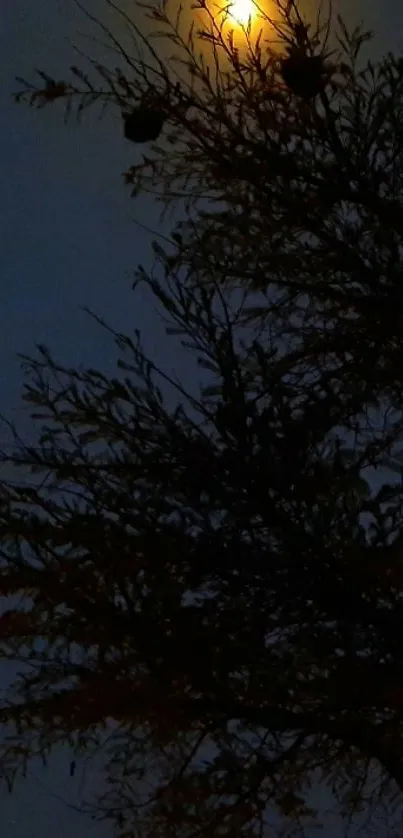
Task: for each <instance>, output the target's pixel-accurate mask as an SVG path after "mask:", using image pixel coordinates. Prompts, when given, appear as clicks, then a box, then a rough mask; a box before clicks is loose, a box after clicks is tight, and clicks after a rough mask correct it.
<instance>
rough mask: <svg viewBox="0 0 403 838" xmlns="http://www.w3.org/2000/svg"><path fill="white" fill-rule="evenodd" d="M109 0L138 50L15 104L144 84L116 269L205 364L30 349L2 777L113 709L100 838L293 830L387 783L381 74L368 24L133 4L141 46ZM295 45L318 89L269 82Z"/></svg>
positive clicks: (391, 725)
mask: <svg viewBox="0 0 403 838" xmlns="http://www.w3.org/2000/svg"><path fill="white" fill-rule="evenodd" d="M108 5H109V6H110V7H111V8H114V9H115V10H116V11H117V13H119V14H120V16H121V18H123V19H124V20H125V22H126V23H127V25H128V26H129V27H130V31H131V33H132V34H133V35H134V37H135V38H136V39H137V42H138V43H139V44H143V45H144V46H147V47H148V49H149V55H150V59H149V61H148V60H146V59H145V58H141V57H140V58H138V59H136V57H135V56H136V55H139V53H136V52H135V50H133V55H134V57H133V55H131V54H130V55H129V54H128V53H127V52H126V50H125V48H124V47H123V46H120V45H119V43H118V42H117V40H116V38H114V36H113V35H112V34H111V33H109V34H110V37H111V38H112V43H113V46H114V48H115V50H116V51H117V52H118V53H119V55H120V60H121V61H122V63H123V61H125V64H126V66H125V70H122V69H120V68H119V69H117V70H110V69H108V68H106V67H104V66H100V65H99V64H98V65H97V64H95V67H94V69H95V71H96V72H97V73H98V75H99V76H100V77H101V83H102V85H103V86H101V87H98V86H97V85H96V84H95V82H93V81H92V80H90V78H89V77H87V76H86V75H85V74H84V72H83V71H81V70H79V69H77V68H73V81H72V83H70V82H60V81H59V82H56V81H54V80H53V79H52V78H51V77H50V76H48V75H46V74H44V73H43V74H41V75H42V82H44V87H42V88H38V87H36V86H35V85H31V84H28V83H25V82H24V83H23V89H22V91H21V92H20V93H19V94H17V98H20V99H21V98H22V99H23V98H28V100H30V101H31V102H33V103H34V104H39V105H43V104H46V103H47V102H49V101H52V102H53V101H54V100H56V99H65V100H66V103H67V107H68V109H69V111H73V110H74V109H75V110H76V111H77V112H78V113H81V111H82V110H83V109H85V108H86V107H87V106H88V105H90V104H92V103H96V102H100V103H101V104H108V103H111V104H115V105H116V106H117V107H118V108H119V109H120V111H121V113H122V114H123V116H124V119H125V120H127V119H128V114H130V113H133V112H135V113H137V114H138V110H137V111H136V109H142V112H143V113H144V109H146V110H147V109H148V110H149V109H151V110H152V109H153V108H154V109H155V108H157V109H158V97H160V100H161V102H162V101H163V114H164V118H165V115H166V119H165V121H164V124H163V126H162V133H161V134H160V137H159V138H156V139H158V140H159V142H158V143H157V144H154V145H151V146H150V148H147V151H146V153H145V154H144V155H143V157H142V160H141V162H140V163H137V164H136V165H134V166H133V167H132V168H131V169H130V170H129V172H127V173H126V175H125V180H126V182H127V183H128V184H129V185H130V186H131V187H132V190H133V193H134V194H138V193H141V192H143V191H147V190H151V191H153V192H155V191H157V193H158V194H157V198H158V197H159V199H160V200H161V202H162V206H163V209H169V207H170V206H174V207H176V208H179V209H182V216H183V220H182V221H180V222H178V224H177V226H176V227H175V229H174V230H173V233H172V237H171V240H170V241H169V244H167V245H166V246H165V245H161V244H160V243H155V244H154V251H155V257H156V266H155V269H154V271H153V272H152V273H147V272H146V271H145V270H144V269H143V268H139V270H138V277H137V279H138V282H145V283H146V284H147V286H148V288H149V289H150V290H151V292H152V293H153V294H154V296H155V297H156V299H157V300H158V302H159V304H160V306H161V308H162V311H163V312H164V314H165V316H166V317H167V319H168V321H169V331H171V332H172V331H173V332H174V334H175V335H176V336H179V337H180V339H181V341H182V343H183V346H184V348H186V349H188V350H189V351H190V352H192V353H193V355H194V358H195V360H196V359H197V362H198V365H199V368H202V369H204V372H205V374H206V376H207V377H208V379H209V380H208V383H207V384H206V385H205V386H204V385H203V386H202V385H201V386H200V388H199V390H198V392H197V393H196V395H195V394H194V393H193V392H192V393H187V392H185V390H184V388H183V387H182V386H181V384H180V382H177V381H176V380H174V379H172V378H170V377H169V376H168V375H167V374H166V372H165V371H164V370H160V369H158V368H157V367H156V365H155V364H154V363H153V362H152V361H151V360H150V359H149V358H147V357H146V356H145V354H144V352H143V349H142V346H141V342H140V339H139V337H134V338H130V337H126V336H123V335H118V334H117V335H115V339H116V341H117V344H118V346H119V348H120V350H121V359H120V362H119V367H120V372H119V373H118V374H117V376H116V378H108V377H107V376H105V375H104V374H102V373H101V372H98V371H95V370H74V369H73V370H72V369H68V368H64V367H62V366H60V365H58V364H57V362H56V361H54V359H53V358H52V356H51V354H50V353H49V351H48V350H47V349H46V348H45V347H39V354H38V355H37V357H35V358H33V359H30V358H25V359H24V363H25V365H26V371H27V385H26V398H27V399H28V401H29V402H30V403H31V404H32V405H33V411H34V412H33V417H34V419H36V420H37V421H38V422H39V433H38V444H37V445H36V446H34V447H32V446H27V445H25V444H24V442H23V441H22V440H20V439H19V438H18V436H17V432H16V431H15V439H16V450H15V452H14V453H13V455H12V456H10V455H7V456H6V455H4V457H5V459H8V460H9V461H10V462H11V463H12V464H14V465H15V466H17V465H19V466H20V467H21V468H22V469H23V472H24V473H25V474H26V471H27V469H32V470H33V471H34V472H35V473H38V474H39V476H40V478H41V479H40V480H39V479H38V478H35V481H34V483H33V485H27V484H26V479H23V478H21V480H20V482H18V481H15V480H14V481H9V482H8V483H6V482H5V483H3V485H2V498H1V499H2V506H1V515H0V522H1V523H0V526H1V529H2V554H1V555H2V565H1V569H0V574H1V585H2V591H3V594H4V595H6V596H12V595H15V594H17V593H18V594H19V593H21V592H23V593H24V595H25V599H24V602H25V603H26V604H25V605H24V608H23V609H22V608H21V607H19V606H14V607H10V610H9V611H8V612H7V613H6V614H5V615H4V616H3V617H2V618H1V623H0V624H1V629H2V634H1V637H2V655H3V657H5V658H10V659H12V660H18V661H20V662H21V663H22V664H23V665H24V673H23V675H22V676H21V678H19V679H16V680H15V682H14V684H13V685H12V689H11V690H10V696H9V697H8V700H7V703H5V704H4V706H3V708H2V709H1V711H0V712H1V715H2V719H3V721H4V723H5V724H8V725H9V727H10V728H11V730H12V732H11V733H10V737H9V739H8V741H7V744H6V746H5V747H4V749H3V752H2V757H3V772H4V773H5V775H6V776H7V777H8V778H10V780H11V779H12V777H13V775H14V772H15V771H17V770H18V769H19V768H21V767H23V765H24V760H26V759H28V758H29V757H30V756H31V755H33V754H36V753H41V754H44V755H46V754H47V753H48V752H49V751H50V750H51V749H52V748H54V747H55V745H57V744H58V743H60V742H69V743H70V744H71V745H72V746H73V747H75V748H76V749H78V750H79V749H80V748H90V747H91V746H92V745H93V744H94V742H95V743H96V742H98V740H99V737H100V736H101V735H102V730H103V729H105V726H107V725H108V724H109V725H111V724H113V735H112V738H111V741H110V750H109V752H108V753H109V762H108V772H109V773H108V780H109V782H110V786H109V792H107V793H106V795H104V796H103V798H102V801H101V804H102V812H103V813H104V814H105V815H106V816H107V817H110V818H112V819H113V820H114V821H115V823H116V824H117V826H118V828H119V830H120V834H122V835H127V836H129V835H132V834H134V832H138V833H139V834H141V835H142V836H151V834H153V835H157V836H163V835H164V836H165V835H170V834H173V833H175V834H178V833H179V835H180V836H182V835H183V836H184V838H188V837H189V838H193V836H198V835H200V834H202V833H203V834H204V833H205V834H208V835H209V836H211V835H213V836H228V838H231V836H233V835H235V833H236V834H237V835H239V834H240V833H241V834H243V835H244V836H254V835H256V834H259V833H263V832H265V833H267V834H270V828H271V827H270V817H271V814H272V812H273V811H277V812H278V813H280V815H281V818H282V827H283V828H284V830H285V832H284V834H289V835H291V834H295V830H296V829H297V828H298V829H300V830H302V829H303V826H304V825H305V824H306V823H307V822H308V821H309V819H313V820H315V818H316V815H317V813H316V812H315V810H314V809H313V808H312V807H311V806H310V805H309V789H310V787H311V786H312V784H313V783H314V782H321V781H325V782H327V783H328V784H330V785H331V787H332V791H333V794H334V795H335V798H336V800H337V801H338V804H339V806H340V808H341V811H342V812H343V813H344V814H345V815H346V816H348V817H351V816H352V814H354V812H355V811H356V810H357V809H359V807H360V806H365V807H372V806H376V805H379V806H380V805H384V806H386V807H388V806H389V805H390V801H391V800H392V799H394V797H395V796H396V794H397V793H398V792H399V793H401V790H402V788H403V752H402V745H403V740H402V724H401V712H402V690H403V682H402V675H401V665H402V652H401V643H400V632H401V625H402V620H403V607H402V596H401V590H402V584H401V577H402V556H401V547H400V543H401V533H402V514H403V512H402V510H403V503H402V500H403V499H402V493H403V489H402V484H401V480H400V479H392V478H391V477H390V476H389V477H388V476H387V475H386V476H385V472H384V471H380V470H381V468H382V467H385V466H388V467H389V468H390V467H394V466H396V468H397V470H398V471H399V469H400V459H401V455H400V445H401V438H402V421H403V420H402V378H401V363H400V361H401V354H402V352H401V338H400V334H401V327H400V320H401V313H400V311H401V307H400V294H401V291H400V277H401V229H402V221H401V219H402V209H401V205H400V192H401V177H402V171H403V169H402V158H401V155H402V149H401V128H400V123H401V119H400V112H401V107H402V103H403V97H402V85H403V64H402V63H401V61H400V59H397V58H395V57H394V56H392V55H388V56H386V57H385V58H383V59H382V60H381V61H380V62H379V63H377V64H372V63H371V62H368V63H367V64H364V65H362V64H360V55H361V48H362V46H363V45H364V44H365V41H366V40H368V37H369V36H368V34H367V33H364V32H362V31H361V30H359V29H357V30H354V31H353V32H352V33H349V32H348V29H347V27H346V26H345V24H344V23H343V21H341V20H340V19H339V20H338V28H337V27H336V26H335V27H333V28H332V20H331V19H330V17H328V18H327V19H325V22H324V23H322V22H321V20H320V19H319V21H318V22H317V24H316V27H314V29H313V30H312V28H311V29H308V28H307V26H306V24H305V22H304V21H303V20H302V17H301V15H300V13H299V10H298V7H297V6H296V4H295V3H293V2H288V3H284V4H282V3H280V2H278V3H277V12H278V16H277V18H276V19H275V20H269V18H268V16H267V15H266V16H265V15H264V13H263V12H261V18H262V32H261V33H260V34H259V33H258V34H257V35H256V36H255V37H254V38H252V30H251V28H246V29H245V31H244V39H245V44H244V49H243V50H241V49H240V48H239V47H238V46H237V45H236V43H235V37H234V36H231V34H229V35H227V34H226V30H225V27H224V24H222V25H221V24H219V23H217V20H216V18H215V17H214V15H213V14H212V13H211V12H209V10H208V8H207V7H206V5H205V3H200V4H199V7H198V8H199V10H200V11H201V12H203V14H204V15H205V17H206V18H207V23H208V26H206V28H204V29H203V30H202V31H201V32H199V33H197V32H196V31H195V29H191V31H190V33H188V36H186V37H185V36H183V35H181V31H182V30H181V27H182V21H181V17H180V15H179V16H178V17H176V18H173V19H172V20H173V22H171V19H170V17H169V13H168V8H167V7H166V6H163V8H162V10H160V9H158V10H151V9H150V15H151V18H152V22H153V23H154V24H156V23H158V27H159V29H161V28H162V29H164V30H165V33H166V37H165V41H164V40H163V41H162V43H163V44H165V46H164V48H163V50H162V52H161V51H160V52H158V50H157V46H156V44H158V42H156V41H154V40H153V39H152V38H151V39H145V37H144V35H142V33H141V32H140V31H139V29H138V28H137V27H136V24H135V22H134V21H133V20H130V19H129V18H128V17H127V16H126V15H125V13H124V12H122V11H120V12H119V10H118V9H117V7H115V5H114V3H112V2H110V0H108ZM101 25H102V24H101ZM270 27H271V28H270ZM268 28H269V31H270V32H271V33H272V36H273V38H274V35H275V36H276V37H278V38H280V45H278V44H275V43H274V41H273V43H271V42H270V40H268V35H267V29H268ZM301 38H304V39H305V40H304V42H303V44H301ZM332 39H333V40H334V41H335V45H336V46H335V49H333V48H332V49H330V47H329V48H328V46H329V45H330V46H332V47H333V45H332V44H330V41H331V40H332ZM201 42H202V45H204V51H202V52H200V43H201ZM169 44H171V46H172V49H173V54H174V57H176V58H177V64H174V63H173V61H171V60H170V56H169V55H168V52H167V49H168V45H169ZM302 46H304V55H302V53H301V49H302ZM336 47H337V49H336ZM297 50H299V55H300V57H301V60H303V59H304V58H305V59H306V60H307V59H308V58H318V57H320V61H321V79H320V86H319V90H318V93H317V94H316V95H314V96H313V95H312V96H309V97H308V96H305V95H301V89H298V90H292V89H290V84H288V83H287V71H286V72H285V73H284V63H282V62H283V61H286V60H287V57H286V56H287V55H288V56H294V59H295V58H296V51H297ZM329 53H331V54H329ZM161 55H162V56H163V57H161ZM206 56H208V57H209V60H207V58H206ZM180 60H182V64H180V63H179V65H178V62H180ZM209 61H210V64H211V62H212V64H213V69H214V72H212V70H211V67H210V65H209ZM175 66H180V67H181V68H182V70H183V71H184V73H183V74H182V75H184V78H182V77H181V78H180V80H179V82H178V79H177V76H176V75H175ZM310 66H312V65H310ZM309 72H311V71H309ZM289 81H290V77H289V76H288V82H289ZM309 85H310V89H311V91H312V79H311V80H310V81H309ZM302 92H303V91H302ZM161 113H162V111H161ZM144 124H145V123H144V122H143V123H142V126H143V127H142V130H145V128H144ZM122 133H123V132H122ZM154 133H158V132H154ZM126 134H127V132H126ZM136 136H137V138H138V136H139V135H136ZM143 136H144V135H143ZM129 139H133V137H129ZM137 141H138V140H137V139H136V142H137ZM174 397H175V398H174ZM376 472H377V481H376V484H375V483H374V481H373V480H372V477H373V475H374V474H375V473H376ZM379 475H380V477H379ZM374 778H375V780H376V782H375V781H374ZM277 827H278V824H276V828H277ZM273 828H274V826H273ZM287 830H288V832H287ZM299 834H301V832H300V833H299ZM378 834H379V833H378Z"/></svg>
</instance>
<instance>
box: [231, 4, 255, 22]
mask: <svg viewBox="0 0 403 838" xmlns="http://www.w3.org/2000/svg"><path fill="white" fill-rule="evenodd" d="M253 12H254V3H253V0H234V2H233V3H231V4H230V6H229V15H230V17H231V18H232V19H233V21H235V23H238V24H239V25H240V26H246V25H247V23H248V20H249V18H252V17H253Z"/></svg>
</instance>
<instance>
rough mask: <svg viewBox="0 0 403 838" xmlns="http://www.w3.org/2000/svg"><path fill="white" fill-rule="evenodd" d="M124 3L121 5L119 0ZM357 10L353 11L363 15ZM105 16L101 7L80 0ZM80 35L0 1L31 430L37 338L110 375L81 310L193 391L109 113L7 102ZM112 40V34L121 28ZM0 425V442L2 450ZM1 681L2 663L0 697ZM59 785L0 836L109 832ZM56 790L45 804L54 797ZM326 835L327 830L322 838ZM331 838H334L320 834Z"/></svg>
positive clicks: (4, 825) (9, 204)
mask: <svg viewBox="0 0 403 838" xmlns="http://www.w3.org/2000/svg"><path fill="white" fill-rule="evenodd" d="M124 5H125V8H126V9H127V10H129V9H130V3H129V0H125V3H124ZM352 5H354V9H355V14H356V16H358V17H360V16H364V17H365V22H366V23H367V22H368V25H369V26H372V27H374V28H375V29H376V31H377V34H378V40H377V45H376V49H377V52H378V51H381V52H384V51H386V50H388V49H392V50H397V51H400V50H401V49H402V48H403V38H402V32H403V8H402V6H401V2H400V0H361V3H358V2H355V3H354V4H352V3H351V0H350V2H347V0H344V3H343V8H347V7H348V6H350V7H351V6H352ZM360 6H361V8H360ZM87 7H89V8H90V7H92V8H97V14H98V15H102V8H103V4H102V3H95V2H89V0H88V2H87ZM80 32H86V33H87V34H90V33H91V30H90V28H89V25H88V22H87V21H86V20H85V19H84V18H83V17H82V15H81V14H80V13H79V11H78V10H77V8H76V7H75V6H74V4H73V3H72V2H70V0H37V2H32V0H12V2H4V3H3V7H2V10H1V18H0V46H1V52H0V54H1V56H2V58H3V61H4V63H3V67H2V72H1V81H0V85H1V90H0V96H1V113H2V123H1V124H2V134H1V140H0V142H1V147H0V184H1V195H2V202H3V212H2V214H1V222H0V277H1V279H0V323H1V328H0V357H1V360H2V365H1V370H0V414H4V415H6V416H7V417H8V418H12V419H14V420H16V421H17V422H18V426H19V428H20V429H22V430H23V431H24V432H25V434H26V435H28V438H29V435H30V434H31V439H32V431H31V430H30V426H29V421H28V416H27V408H24V407H23V406H22V405H21V403H20V394H21V381H22V379H21V372H20V367H19V362H18V360H17V359H16V354H17V353H18V352H23V353H28V354H29V353H32V352H33V350H34V345H35V343H36V342H40V343H45V344H46V345H48V346H49V347H50V349H51V350H52V352H53V353H54V355H55V357H56V358H57V359H60V360H61V361H64V362H66V363H68V364H70V365H77V364H80V363H83V364H91V365H92V366H96V367H98V368H99V369H102V370H103V371H106V372H108V371H110V372H111V373H112V372H114V370H115V361H114V358H115V353H114V346H113V343H112V341H111V339H110V337H109V336H108V335H107V334H105V332H103V330H102V329H101V328H100V327H98V326H97V325H96V324H94V323H93V322H92V321H91V320H90V319H89V317H88V315H86V314H85V313H84V312H83V311H81V310H80V309H81V307H83V306H86V307H89V308H90V309H92V310H94V311H95V313H96V314H98V315H99V316H100V317H103V318H105V319H106V320H107V321H108V323H109V324H110V325H111V326H113V327H115V328H116V329H118V330H120V331H123V332H126V333H127V334H129V333H131V332H132V330H133V329H135V328H139V327H140V328H141V332H142V336H143V339H144V343H145V346H146V348H148V349H149V350H150V352H151V353H152V354H153V356H154V358H156V359H157V360H160V361H161V360H163V362H164V364H165V366H166V367H168V369H171V368H173V367H175V369H176V371H177V373H178V374H179V375H180V376H181V378H182V380H183V381H184V383H185V385H188V386H191V385H192V383H194V381H193V377H194V376H193V367H192V363H191V361H190V360H189V359H187V358H185V357H183V355H182V354H181V353H180V352H178V351H177V350H175V348H174V347H173V345H172V342H170V344H169V349H168V350H167V345H166V338H165V337H164V333H163V328H162V326H161V324H160V323H159V321H158V319H157V317H156V314H155V311H154V303H153V301H152V300H151V299H150V298H148V297H147V296H145V295H143V297H139V296H138V295H137V294H136V296H135V297H134V295H133V292H132V291H131V284H132V280H131V277H132V275H133V271H134V269H135V267H136V265H137V264H138V263H139V262H142V263H144V264H145V265H147V264H150V258H151V257H150V248H149V240H150V236H147V234H146V233H144V232H143V231H139V229H138V227H136V225H135V223H134V221H133V220H132V219H131V218H130V216H132V217H133V216H134V217H136V218H138V219H139V220H141V221H142V222H143V223H145V224H147V225H148V226H150V227H152V228H154V229H155V228H159V229H161V228H160V226H159V222H158V214H157V212H156V211H155V207H154V206H153V203H152V202H151V200H146V199H141V200H139V199H137V200H135V201H134V200H131V199H130V193H129V191H128V189H127V188H125V187H124V185H123V180H122V177H121V173H122V172H123V171H124V170H125V169H126V168H127V167H128V166H129V165H131V164H132V163H134V162H135V161H136V152H134V153H133V147H130V144H128V143H127V142H125V141H124V140H123V139H122V131H121V125H120V123H119V120H118V118H117V116H114V115H112V114H109V115H108V114H106V115H105V116H104V117H103V119H102V120H101V121H100V120H99V118H98V113H97V112H96V111H94V113H93V115H91V112H88V114H87V115H85V116H84V120H83V122H82V124H81V125H77V124H76V122H75V121H74V120H71V121H70V122H69V123H68V124H67V125H66V124H64V121H63V111H62V108H60V109H59V108H58V107H55V106H53V107H49V108H48V109H43V110H35V109H33V108H32V109H30V108H28V107H27V106H25V105H22V104H21V105H18V106H17V105H15V104H14V102H13V101H12V93H13V92H14V91H15V90H16V89H17V88H18V84H17V83H16V82H15V81H14V78H15V76H16V75H20V76H24V77H26V78H28V79H29V78H32V76H33V70H34V69H35V68H40V69H44V70H46V71H48V72H49V73H50V74H51V75H52V74H53V75H55V77H56V78H63V77H64V78H66V76H67V72H66V71H67V68H68V67H69V66H70V64H74V63H79V58H78V57H77V56H76V55H75V54H74V52H73V48H72V42H75V43H80V45H81V46H82V47H83V48H85V49H86V51H87V52H92V53H93V52H94V48H93V47H92V46H91V44H90V43H87V44H85V42H83V41H82V40H81V39H80V38H79V37H78V34H79V33H80ZM117 34H118V33H117ZM7 440H8V436H7V431H6V429H4V431H2V430H1V426H0V448H2V447H3V448H4V447H7ZM10 675H11V672H10V669H9V667H8V666H6V665H4V664H2V665H0V689H4V687H5V686H6V684H7V681H8V680H9V678H10ZM83 768H84V765H83V764H82V765H79V766H78V770H77V776H76V777H74V778H73V779H71V778H70V777H69V755H68V754H67V753H66V754H60V755H56V756H55V758H54V759H53V760H52V762H51V764H50V767H49V768H48V769H46V770H45V769H43V768H42V767H41V766H34V767H33V768H32V771H31V772H30V774H29V776H28V779H27V780H26V781H21V782H20V783H19V784H18V785H17V787H16V789H15V791H14V792H13V794H12V795H8V794H7V792H5V791H3V789H2V788H1V789H0V811H1V831H2V834H4V835H5V836H7V838H47V836H49V838H50V836H52V838H68V837H69V838H70V836H74V838H84V836H85V838H87V836H91V838H92V836H94V838H95V836H97V838H110V836H111V829H110V828H107V827H106V826H105V825H100V824H96V825H93V824H92V822H91V821H89V820H88V818H87V817H86V816H84V815H80V814H78V813H76V812H75V811H74V810H73V809H71V808H69V807H68V806H67V805H66V803H64V802H63V801H62V800H59V799H57V796H58V795H59V796H60V797H61V798H63V800H65V801H68V802H70V803H72V804H74V803H77V799H78V798H77V795H78V793H79V787H80V784H81V782H82V780H83V777H82V770H83ZM84 780H85V794H86V795H87V794H88V793H89V791H90V789H91V784H92V785H93V786H94V785H95V784H96V783H97V781H98V777H97V772H96V767H95V765H94V764H89V765H87V766H86V769H85V777H84ZM53 795H55V796H53ZM327 838H328V836H327ZM329 838H330V834H329Z"/></svg>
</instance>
